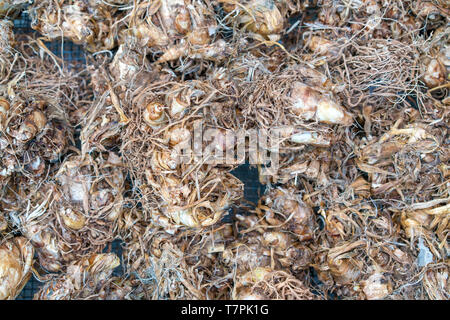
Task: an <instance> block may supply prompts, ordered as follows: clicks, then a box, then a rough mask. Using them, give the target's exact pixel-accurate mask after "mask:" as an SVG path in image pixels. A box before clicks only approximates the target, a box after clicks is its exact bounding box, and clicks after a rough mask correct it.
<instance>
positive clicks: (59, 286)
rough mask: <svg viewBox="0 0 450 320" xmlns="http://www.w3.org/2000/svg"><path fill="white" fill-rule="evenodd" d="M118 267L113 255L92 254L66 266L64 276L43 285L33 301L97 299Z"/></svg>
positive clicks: (116, 258) (118, 262)
mask: <svg viewBox="0 0 450 320" xmlns="http://www.w3.org/2000/svg"><path fill="white" fill-rule="evenodd" d="M119 265H120V259H119V257H118V256H116V255H115V254H113V253H102V254H92V255H90V256H87V257H85V258H82V259H81V260H79V261H74V262H72V263H71V264H69V265H68V266H67V270H66V272H65V274H63V275H61V276H59V277H56V278H54V279H52V280H49V281H47V282H46V283H44V286H43V287H42V288H41V289H40V290H39V291H38V292H37V293H36V294H35V296H34V299H35V300H69V299H82V298H89V297H91V299H92V298H93V297H98V295H99V294H100V292H101V287H103V286H104V285H105V284H106V283H107V282H109V281H110V279H111V274H112V272H113V270H114V269H115V268H117V267H118V266H119Z"/></svg>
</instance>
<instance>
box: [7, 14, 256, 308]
mask: <svg viewBox="0 0 450 320" xmlns="http://www.w3.org/2000/svg"><path fill="white" fill-rule="evenodd" d="M30 22H31V21H30V18H29V16H28V15H27V13H26V12H23V13H22V15H21V16H20V17H18V18H17V19H16V20H14V32H15V33H16V34H35V33H36V31H34V30H33V29H31V27H30ZM44 44H45V45H46V46H47V48H49V49H50V50H51V51H52V52H53V53H54V54H55V55H56V56H57V57H60V58H62V59H63V60H64V61H67V62H78V63H86V53H85V52H84V50H83V47H82V46H79V45H77V44H74V43H72V42H70V41H67V40H64V41H60V40H58V41H52V42H44ZM231 173H232V174H234V175H235V176H236V177H237V178H239V179H240V180H241V181H242V182H243V183H244V198H245V199H246V200H247V201H248V202H250V203H253V204H256V203H257V202H258V199H259V197H260V195H262V194H263V192H264V185H262V184H260V183H259V179H258V170H257V168H255V167H251V166H250V165H249V164H243V165H241V166H239V167H238V168H237V169H235V170H233V171H232V172H231ZM225 220H226V218H225ZM104 252H114V253H116V254H117V255H118V256H119V257H120V259H121V260H122V245H121V241H120V240H115V241H113V242H112V243H111V244H110V245H108V246H107V247H106V248H105V250H104ZM121 266H122V264H121ZM121 266H120V267H118V268H116V269H115V270H114V273H113V275H116V276H117V275H120V274H122V273H123V269H122V267H121ZM41 287H42V283H41V282H39V281H38V280H37V279H36V278H35V277H34V276H32V277H31V278H30V280H29V281H28V283H27V284H26V285H25V287H24V289H23V290H22V292H21V293H20V294H19V296H18V297H17V298H16V299H17V300H31V299H33V296H34V294H35V293H36V292H37V291H39V289H40V288H41Z"/></svg>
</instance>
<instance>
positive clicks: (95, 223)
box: [18, 152, 125, 272]
mask: <svg viewBox="0 0 450 320" xmlns="http://www.w3.org/2000/svg"><path fill="white" fill-rule="evenodd" d="M124 188H125V173H124V167H123V164H122V163H121V162H120V159H119V157H118V156H117V155H116V154H114V153H112V152H110V153H104V154H96V155H86V156H85V157H84V158H82V157H81V156H77V155H72V156H69V157H68V158H66V160H65V161H64V162H63V163H62V164H61V167H60V168H59V170H58V172H56V173H55V175H54V176H52V177H49V179H48V181H47V182H46V183H45V184H43V185H42V186H37V187H35V189H32V188H30V189H29V190H23V191H22V192H23V193H21V196H22V197H23V201H29V204H28V206H27V210H26V211H25V212H21V213H20V214H19V217H18V218H19V219H20V230H21V231H22V233H23V234H24V236H25V237H27V238H28V239H29V240H30V241H31V243H33V245H34V246H35V247H36V248H37V253H38V257H39V263H40V266H41V267H43V268H44V269H46V270H48V271H51V272H56V271H60V270H63V269H64V268H65V266H66V265H67V264H68V263H69V262H71V261H74V260H77V259H80V258H82V257H85V256H86V255H90V254H92V253H98V252H101V250H102V249H103V248H104V247H105V245H106V244H107V243H110V242H112V241H113V240H114V239H115V238H116V237H117V222H118V220H119V218H120V216H121V214H122V207H123V205H124V200H123V192H124Z"/></svg>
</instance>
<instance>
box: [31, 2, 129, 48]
mask: <svg viewBox="0 0 450 320" xmlns="http://www.w3.org/2000/svg"><path fill="white" fill-rule="evenodd" d="M128 3H131V2H130V1H109V2H106V1H99V0H89V1H87V3H86V1H81V0H65V1H56V0H44V1H35V2H34V3H33V4H32V5H31V6H30V8H29V9H28V12H29V13H30V17H31V19H32V23H31V27H32V28H33V29H35V30H36V31H38V32H39V33H41V34H42V35H43V36H44V37H45V39H47V40H49V41H51V40H54V39H60V38H67V39H69V40H70V41H72V42H74V43H77V44H83V45H85V46H86V49H87V50H88V51H90V52H98V51H103V50H111V49H113V48H114V47H116V45H117V37H118V34H119V32H120V30H121V29H122V28H124V27H125V25H124V23H123V20H124V19H125V18H126V16H127V12H126V11H124V10H119V7H120V6H126V5H128Z"/></svg>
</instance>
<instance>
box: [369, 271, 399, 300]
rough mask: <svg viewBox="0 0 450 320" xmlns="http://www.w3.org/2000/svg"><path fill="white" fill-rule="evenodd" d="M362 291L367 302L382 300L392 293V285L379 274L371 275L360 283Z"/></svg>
mask: <svg viewBox="0 0 450 320" xmlns="http://www.w3.org/2000/svg"><path fill="white" fill-rule="evenodd" d="M361 284H362V291H363V292H364V295H365V296H366V299H368V300H379V299H384V298H386V297H387V296H388V295H390V294H391V293H392V284H391V283H390V281H389V279H386V277H385V276H384V275H383V274H381V273H377V272H375V273H373V274H371V275H370V277H369V278H368V279H367V280H364V281H362V282H361Z"/></svg>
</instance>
